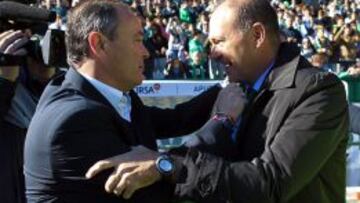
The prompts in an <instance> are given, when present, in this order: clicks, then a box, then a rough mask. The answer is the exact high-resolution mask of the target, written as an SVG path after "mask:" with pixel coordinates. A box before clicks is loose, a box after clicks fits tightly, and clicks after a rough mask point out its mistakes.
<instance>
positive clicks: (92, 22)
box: [65, 0, 122, 64]
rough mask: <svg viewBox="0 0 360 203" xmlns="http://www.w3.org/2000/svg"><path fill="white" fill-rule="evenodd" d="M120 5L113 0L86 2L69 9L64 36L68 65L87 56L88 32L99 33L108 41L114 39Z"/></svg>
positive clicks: (88, 0)
mask: <svg viewBox="0 0 360 203" xmlns="http://www.w3.org/2000/svg"><path fill="white" fill-rule="evenodd" d="M120 5H122V4H121V3H120V2H119V1H114V0H87V1H83V2H81V3H80V4H79V5H77V6H76V7H74V8H73V9H71V11H70V14H69V16H68V23H67V30H66V35H65V41H66V47H67V48H66V49H67V55H68V62H69V64H74V63H75V64H76V63H78V62H80V61H82V60H83V59H84V57H87V56H88V55H89V44H88V41H87V37H88V35H89V33H90V32H92V31H96V32H100V33H102V34H103V35H104V36H105V37H107V38H108V39H110V40H113V39H114V38H115V35H116V30H117V27H118V24H119V20H118V18H119V17H118V14H117V8H118V6H120Z"/></svg>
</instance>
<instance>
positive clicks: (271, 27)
mask: <svg viewBox="0 0 360 203" xmlns="http://www.w3.org/2000/svg"><path fill="white" fill-rule="evenodd" d="M235 12H236V15H237V16H236V17H237V19H236V23H237V25H238V26H239V28H240V29H241V30H248V29H250V28H251V26H252V25H253V24H254V23H255V22H260V23H262V24H263V25H264V26H265V29H267V30H268V31H270V32H271V33H273V34H275V35H277V36H278V35H279V33H280V31H279V24H278V19H277V14H276V11H275V10H274V8H273V7H272V6H271V4H270V2H269V1H268V0H248V1H247V2H246V3H244V4H241V5H238V6H236V8H235Z"/></svg>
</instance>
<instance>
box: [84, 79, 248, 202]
mask: <svg viewBox="0 0 360 203" xmlns="http://www.w3.org/2000/svg"><path fill="white" fill-rule="evenodd" d="M247 103H248V100H247V98H246V95H245V93H244V91H243V89H242V87H241V86H240V85H239V84H238V83H230V84H228V85H227V86H226V87H225V88H224V89H222V90H221V91H220V92H219V94H218V97H217V99H216V101H215V104H214V107H213V112H212V116H211V117H212V118H211V119H210V120H209V121H208V122H207V123H206V124H205V125H204V126H203V127H202V128H201V129H200V130H199V131H197V132H196V133H195V136H192V137H191V138H190V139H189V140H187V141H186V143H184V146H181V147H180V148H179V149H178V150H177V149H175V150H174V154H173V155H172V152H169V153H166V155H163V154H162V153H159V152H157V151H154V150H151V149H148V148H146V147H144V146H141V145H139V146H134V147H132V148H131V151H129V152H127V153H124V154H120V155H117V156H114V157H110V158H108V159H105V160H101V161H98V162H97V163H95V164H94V165H93V166H92V167H91V168H90V169H89V170H88V171H87V173H86V178H88V179H92V178H93V177H94V176H96V175H97V174H99V173H101V172H103V171H104V170H107V169H112V170H113V171H112V173H111V175H110V176H109V177H108V179H107V181H106V183H105V190H106V191H107V192H108V193H114V194H116V195H118V196H122V197H123V198H125V199H129V198H131V196H132V195H133V193H134V192H136V191H137V190H139V189H141V188H144V187H147V186H149V185H152V184H154V183H155V182H157V181H160V180H162V179H166V180H168V181H169V184H176V183H177V180H178V179H179V176H181V174H180V173H182V171H184V166H183V165H182V163H181V162H182V161H183V159H184V158H185V157H186V155H185V154H186V151H188V150H187V149H188V148H195V149H197V150H201V151H203V152H206V153H210V154H214V155H218V156H221V157H222V158H224V159H227V158H229V157H231V156H235V155H236V151H237V150H236V140H234V139H233V138H232V137H231V136H228V134H229V133H222V132H221V131H223V130H225V131H233V130H236V129H235V128H236V127H237V125H238V124H239V121H241V114H242V112H243V111H244V108H245V105H246V104H247ZM230 134H231V133H230ZM178 151H181V153H180V154H181V155H179V152H178ZM162 159H165V160H162ZM189 173H190V172H189Z"/></svg>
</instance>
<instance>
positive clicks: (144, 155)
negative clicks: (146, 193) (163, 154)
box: [86, 146, 161, 199]
mask: <svg viewBox="0 0 360 203" xmlns="http://www.w3.org/2000/svg"><path fill="white" fill-rule="evenodd" d="M158 156H159V153H158V152H155V151H152V150H150V149H147V148H146V147H144V146H135V147H132V149H131V151H129V152H127V153H125V154H121V155H117V156H114V157H111V158H108V159H105V160H101V161H98V162H97V163H95V164H94V165H93V166H92V167H90V169H89V170H88V171H87V173H86V178H88V179H91V178H92V177H94V176H95V175H96V174H98V173H100V172H101V171H103V170H106V169H109V168H114V171H113V173H112V174H111V175H110V176H109V178H108V179H107V181H106V183H105V190H106V191H107V192H108V193H114V194H116V195H118V196H122V197H123V198H125V199H129V198H130V197H131V196H132V195H133V193H134V192H135V191H136V190H138V189H140V188H143V187H147V186H149V185H152V184H154V183H155V182H157V181H159V180H160V179H161V175H160V173H159V172H158V170H157V169H156V159H157V157H158Z"/></svg>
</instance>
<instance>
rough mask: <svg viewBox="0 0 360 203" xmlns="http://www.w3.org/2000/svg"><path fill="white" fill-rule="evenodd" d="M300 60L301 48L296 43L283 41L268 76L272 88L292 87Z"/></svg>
mask: <svg viewBox="0 0 360 203" xmlns="http://www.w3.org/2000/svg"><path fill="white" fill-rule="evenodd" d="M299 60H300V49H299V48H298V47H297V46H296V45H295V44H290V43H283V44H281V45H280V49H279V53H278V56H277V59H276V61H275V65H274V68H273V70H272V71H271V72H270V74H269V77H268V81H267V83H268V85H269V89H270V90H278V89H284V88H289V87H292V86H293V85H294V83H295V74H296V70H297V67H298V64H299Z"/></svg>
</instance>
